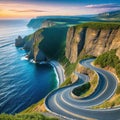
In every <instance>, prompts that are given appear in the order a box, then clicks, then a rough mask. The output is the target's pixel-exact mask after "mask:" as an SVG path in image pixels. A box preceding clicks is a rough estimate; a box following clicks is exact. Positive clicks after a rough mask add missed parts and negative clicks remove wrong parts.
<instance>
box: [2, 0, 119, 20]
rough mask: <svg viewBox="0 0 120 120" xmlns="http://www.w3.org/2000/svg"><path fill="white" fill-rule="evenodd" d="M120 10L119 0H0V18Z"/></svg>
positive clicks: (84, 13) (87, 13)
mask: <svg viewBox="0 0 120 120" xmlns="http://www.w3.org/2000/svg"><path fill="white" fill-rule="evenodd" d="M115 10H120V0H0V19H20V18H23V19H24V18H34V17H36V16H48V15H68V16H69V15H91V14H98V13H103V12H107V11H115Z"/></svg>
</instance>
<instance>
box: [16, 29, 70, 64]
mask: <svg viewBox="0 0 120 120" xmlns="http://www.w3.org/2000/svg"><path fill="white" fill-rule="evenodd" d="M67 29H68V28H67V27H61V28H59V27H50V28H42V29H39V30H37V31H36V32H35V33H34V34H31V35H28V36H26V37H24V38H21V37H20V36H19V37H18V39H17V40H16V43H15V45H16V46H18V45H19V47H23V48H24V49H25V50H27V51H28V58H29V59H33V60H35V61H36V62H40V61H46V60H49V59H55V60H58V59H59V58H60V56H62V54H64V52H65V44H66V42H65V40H66V33H67Z"/></svg>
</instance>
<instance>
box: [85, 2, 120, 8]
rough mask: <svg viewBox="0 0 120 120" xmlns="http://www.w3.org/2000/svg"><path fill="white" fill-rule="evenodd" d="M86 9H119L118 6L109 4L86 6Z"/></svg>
mask: <svg viewBox="0 0 120 120" xmlns="http://www.w3.org/2000/svg"><path fill="white" fill-rule="evenodd" d="M85 7H86V8H111V9H112V8H120V5H119V4H114V3H109V4H90V5H86V6H85Z"/></svg>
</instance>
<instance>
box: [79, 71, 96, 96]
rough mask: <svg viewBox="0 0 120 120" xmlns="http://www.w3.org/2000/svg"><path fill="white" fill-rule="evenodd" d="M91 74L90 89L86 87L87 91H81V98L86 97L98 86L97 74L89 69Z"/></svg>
mask: <svg viewBox="0 0 120 120" xmlns="http://www.w3.org/2000/svg"><path fill="white" fill-rule="evenodd" d="M91 73H92V74H91V75H90V78H91V76H93V77H92V78H91V79H90V85H91V87H90V89H88V91H86V92H85V93H83V94H82V95H81V96H80V97H81V98H83V97H87V96H89V95H91V94H92V93H93V92H94V91H95V90H96V88H97V86H98V76H97V74H96V73H94V72H93V71H91Z"/></svg>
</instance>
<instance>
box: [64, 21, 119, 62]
mask: <svg viewBox="0 0 120 120" xmlns="http://www.w3.org/2000/svg"><path fill="white" fill-rule="evenodd" d="M111 49H117V53H116V54H117V56H118V57H119V58H120V24H119V23H118V24H115V23H85V24H82V25H78V26H74V27H71V28H69V30H68V32H67V41H66V57H67V58H68V59H69V61H70V62H71V63H75V62H76V61H77V58H78V56H80V55H86V54H87V55H93V56H96V57H97V56H99V55H101V54H102V53H103V52H106V51H108V50H111Z"/></svg>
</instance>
